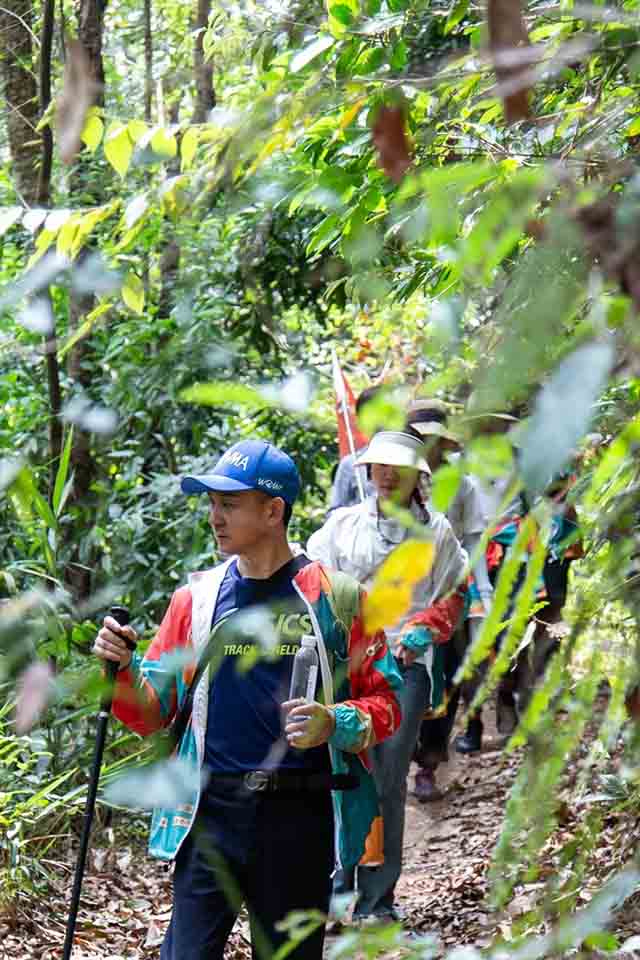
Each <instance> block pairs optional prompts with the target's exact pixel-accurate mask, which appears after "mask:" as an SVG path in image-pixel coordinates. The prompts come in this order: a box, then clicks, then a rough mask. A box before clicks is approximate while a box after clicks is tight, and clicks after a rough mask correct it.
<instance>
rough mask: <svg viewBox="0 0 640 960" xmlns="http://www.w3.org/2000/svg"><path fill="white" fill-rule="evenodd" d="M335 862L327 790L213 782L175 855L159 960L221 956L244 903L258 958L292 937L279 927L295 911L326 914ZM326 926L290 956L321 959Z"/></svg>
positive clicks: (207, 959)
mask: <svg viewBox="0 0 640 960" xmlns="http://www.w3.org/2000/svg"><path fill="white" fill-rule="evenodd" d="M333 864H334V827H333V809H332V804H331V794H330V792H329V791H328V790H326V791H324V790H322V791H320V790H318V791H311V790H281V791H273V792H265V793H249V791H247V790H246V789H245V788H237V787H233V788H227V789H220V788H216V787H215V780H214V786H213V788H212V787H211V786H210V787H209V789H208V790H207V792H206V795H205V796H204V797H203V799H202V801H201V804H200V808H199V810H198V815H197V817H196V822H195V824H194V826H193V828H192V830H191V832H190V834H189V836H188V837H187V839H186V840H185V841H184V843H183V845H182V847H181V848H180V851H179V853H178V856H177V858H176V866H175V873H174V880H173V893H174V902H173V915H172V917H171V923H170V926H169V929H168V930H167V933H166V936H165V940H164V943H163V945H162V950H161V954H160V957H161V960H222V956H223V952H224V947H225V944H226V942H227V939H228V937H229V934H230V933H231V929H232V927H233V925H234V923H235V920H236V917H237V916H238V913H239V911H240V908H241V906H242V905H243V904H244V905H246V907H247V910H248V914H249V922H250V926H251V944H252V952H253V957H254V960H269V958H270V957H271V956H272V954H273V953H274V952H275V950H277V949H278V947H280V946H281V945H282V944H283V943H285V942H286V941H287V939H288V933H287V932H286V931H283V930H280V929H277V925H278V924H280V923H281V922H282V921H283V920H285V918H286V917H287V916H288V915H289V914H291V913H293V912H295V911H311V910H315V911H321V912H322V913H324V914H326V913H327V912H328V909H329V899H330V895H331V873H332V870H333ZM323 943H324V924H321V925H320V926H319V927H318V929H317V930H316V931H315V932H314V933H313V934H311V936H309V937H307V938H306V939H304V940H302V941H301V942H300V943H299V945H298V946H297V947H296V948H295V949H294V950H293V952H292V953H290V954H289V957H291V960H321V958H322V947H323Z"/></svg>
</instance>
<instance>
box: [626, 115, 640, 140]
mask: <svg viewBox="0 0 640 960" xmlns="http://www.w3.org/2000/svg"><path fill="white" fill-rule="evenodd" d="M626 133H627V136H628V137H637V136H638V134H639V133H640V117H636V118H635V120H632V121H631V123H630V124H629V126H628V127H627V131H626Z"/></svg>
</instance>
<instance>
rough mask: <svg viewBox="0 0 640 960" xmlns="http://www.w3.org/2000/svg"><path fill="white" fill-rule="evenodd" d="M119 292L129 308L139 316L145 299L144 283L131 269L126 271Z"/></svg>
mask: <svg viewBox="0 0 640 960" xmlns="http://www.w3.org/2000/svg"><path fill="white" fill-rule="evenodd" d="M120 292H121V295H122V299H123V300H124V302H125V303H126V305H127V306H128V307H129V309H130V310H133V312H134V313H137V314H138V315H139V316H140V315H141V314H142V313H143V311H144V299H145V292H144V284H143V282H142V280H141V279H140V277H139V276H138V275H137V274H136V273H134V272H133V271H131V272H130V273H128V274H127V276H126V277H125V280H124V283H123V284H122V290H121V291H120Z"/></svg>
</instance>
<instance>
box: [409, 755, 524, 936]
mask: <svg viewBox="0 0 640 960" xmlns="http://www.w3.org/2000/svg"><path fill="white" fill-rule="evenodd" d="M499 747H500V742H499V740H498V739H497V738H496V737H493V738H491V737H490V738H488V739H487V740H486V741H485V750H484V751H483V753H482V754H480V755H474V756H470V757H468V756H461V755H460V754H456V753H455V751H453V750H452V751H450V760H449V763H448V764H445V765H442V766H441V767H440V769H439V771H438V783H439V785H440V787H441V788H442V789H443V792H444V797H443V799H442V800H440V801H438V802H436V803H429V804H424V805H422V804H420V803H418V801H417V800H416V799H415V798H414V797H413V796H410V798H409V801H408V803H407V821H406V833H405V865H406V866H405V870H404V873H403V875H402V877H401V879H400V883H399V886H398V899H399V902H400V906H401V907H402V909H403V911H404V913H405V914H406V917H407V926H409V927H410V928H411V929H413V930H415V931H419V932H421V933H426V932H434V933H437V934H438V936H439V937H440V939H441V941H442V942H443V943H444V944H445V945H446V946H452V945H463V944H471V943H473V944H475V945H476V946H483V945H485V944H486V943H489V942H490V940H491V939H492V934H493V933H494V931H495V927H496V920H497V918H496V915H495V914H494V913H492V912H490V911H489V909H488V907H487V905H486V904H484V902H483V901H484V898H485V894H486V892H487V872H488V869H489V865H490V860H491V852H492V850H493V847H494V845H495V842H496V839H497V837H498V834H499V832H500V826H501V823H502V814H503V810H504V803H505V798H506V794H507V793H508V790H509V788H510V786H511V784H512V782H513V779H514V777H515V773H516V770H517V760H516V759H515V758H514V757H505V756H504V755H503V753H502V751H501V750H500V749H499ZM414 770H415V768H414V769H412V772H411V776H410V781H409V789H410V790H412V789H413V774H414Z"/></svg>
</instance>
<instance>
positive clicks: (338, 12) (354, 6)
mask: <svg viewBox="0 0 640 960" xmlns="http://www.w3.org/2000/svg"><path fill="white" fill-rule="evenodd" d="M327 6H328V13H329V30H330V32H331V33H332V34H333V36H334V37H342V36H344V34H345V32H346V30H347V28H348V27H350V26H351V25H352V24H353V22H354V20H355V19H356V18H357V17H358V15H359V13H360V4H359V3H358V0H342V3H329V4H327Z"/></svg>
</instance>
